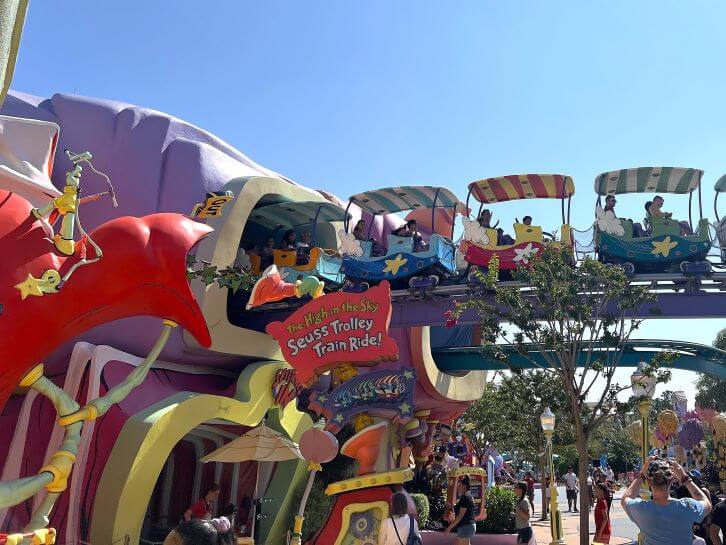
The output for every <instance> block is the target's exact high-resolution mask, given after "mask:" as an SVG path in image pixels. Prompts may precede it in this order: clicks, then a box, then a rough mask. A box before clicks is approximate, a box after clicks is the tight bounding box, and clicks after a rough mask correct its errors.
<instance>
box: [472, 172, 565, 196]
mask: <svg viewBox="0 0 726 545" xmlns="http://www.w3.org/2000/svg"><path fill="white" fill-rule="evenodd" d="M469 191H470V192H471V194H472V195H473V196H474V198H475V199H476V200H477V201H479V202H481V203H494V202H503V201H514V200H518V199H564V198H566V197H570V196H572V195H574V194H575V184H574V182H573V181H572V177H570V176H565V175H564V174H514V175H511V176H499V177H496V178H487V179H485V180H479V181H478V182H472V183H470V184H469Z"/></svg>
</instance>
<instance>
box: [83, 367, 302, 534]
mask: <svg viewBox="0 0 726 545" xmlns="http://www.w3.org/2000/svg"><path fill="white" fill-rule="evenodd" d="M283 366H284V364H283V363H276V364H271V363H269V362H268V363H260V364H250V365H249V366H248V367H247V368H245V370H244V371H243V372H242V374H241V376H240V379H239V380H240V383H241V384H243V385H244V391H241V392H240V390H238V395H239V396H240V397H241V399H240V400H238V399H233V398H230V397H222V396H215V395H210V394H198V393H193V392H178V393H176V394H174V395H172V396H170V397H168V398H166V399H162V400H159V401H157V402H156V403H154V404H153V405H151V406H149V407H147V408H146V409H143V410H142V411H140V412H138V413H136V414H134V415H133V416H131V417H130V418H129V419H128V420H127V421H126V423H125V424H124V426H123V428H121V431H120V433H119V435H118V437H117V439H116V443H115V444H114V448H113V450H112V451H111V456H110V457H109V459H108V462H106V466H105V467H104V470H103V473H102V475H101V479H100V481H99V484H98V492H97V494H96V499H95V500H94V504H93V510H94V512H96V513H104V516H102V517H93V520H92V521H91V535H90V539H89V540H88V541H89V542H90V543H122V542H123V541H124V539H125V536H127V535H128V536H129V541H130V543H137V542H138V541H139V536H140V534H141V525H142V523H143V521H144V513H145V512H146V506H147V505H148V503H149V499H150V498H151V494H152V492H153V489H154V485H155V483H156V481H157V478H158V476H159V473H161V470H162V468H163V466H164V463H165V462H166V459H167V457H168V456H169V453H170V452H171V450H172V448H173V447H174V445H176V444H177V442H178V441H180V440H181V439H182V438H183V437H184V436H185V435H186V434H187V433H188V432H189V431H190V430H192V429H194V428H195V427H196V426H198V425H199V424H202V423H203V422H206V421H208V420H214V419H224V420H227V421H229V422H233V423H235V424H240V425H243V426H256V425H257V424H258V423H259V422H260V420H262V418H264V417H265V414H266V413H267V412H268V410H269V409H270V408H271V407H272V406H273V401H274V400H273V397H272V388H271V385H272V382H273V380H274V379H275V373H276V372H277V370H278V369H280V368H281V367H283ZM274 412H276V411H273V413H274ZM280 424H281V427H282V429H284V430H286V432H287V433H288V435H289V436H290V437H291V438H292V439H293V440H295V441H298V440H299V438H300V435H301V434H302V433H303V431H305V430H306V429H308V428H309V427H310V426H311V425H312V421H311V420H310V417H309V416H307V415H306V414H303V413H300V412H298V411H297V409H296V407H295V404H294V403H290V404H289V405H288V406H287V407H286V408H285V409H284V410H283V411H280ZM290 463H292V462H290ZM286 464H287V462H286V463H283V464H278V465H279V466H285V465H286ZM296 468H298V469H295V470H294V479H291V480H290V481H288V484H291V483H292V482H293V480H294V481H295V482H296V483H297V484H298V485H299V484H301V483H303V482H304V480H305V479H307V478H308V476H309V473H308V472H307V471H305V470H306V469H307V463H306V462H303V461H301V462H300V463H299V464H296ZM292 496H293V495H292V494H290V495H289V497H287V498H285V499H284V500H281V507H280V509H279V512H278V513H275V514H270V515H269V519H268V520H266V521H262V523H263V525H262V527H263V531H265V530H266V529H267V528H270V529H269V533H268V539H269V542H270V543H278V542H279V543H281V542H282V534H283V528H284V531H287V529H288V528H289V519H287V518H286V517H287V516H288V513H290V514H291V515H292V513H291V512H290V511H291V510H292V509H293V508H294V509H295V510H297V506H296V505H292ZM280 517H282V518H284V519H285V520H284V522H283V521H282V519H281V518H280ZM270 536H271V537H270Z"/></svg>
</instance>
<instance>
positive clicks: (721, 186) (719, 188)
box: [714, 174, 726, 193]
mask: <svg viewBox="0 0 726 545" xmlns="http://www.w3.org/2000/svg"><path fill="white" fill-rule="evenodd" d="M714 189H715V190H716V193H723V192H725V191H726V174H724V175H723V176H721V177H720V178H719V179H718V182H716V186H715V187H714Z"/></svg>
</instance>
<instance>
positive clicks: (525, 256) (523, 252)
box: [514, 242, 539, 263]
mask: <svg viewBox="0 0 726 545" xmlns="http://www.w3.org/2000/svg"><path fill="white" fill-rule="evenodd" d="M537 252H539V248H535V247H533V246H532V243H531V242H530V243H529V244H527V245H526V246H525V247H524V248H515V249H514V253H515V254H517V255H516V256H515V257H514V261H517V262H520V261H521V262H522V263H529V260H530V259H531V258H532V257H534V254H536V253H537Z"/></svg>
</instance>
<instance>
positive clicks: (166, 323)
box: [161, 320, 179, 327]
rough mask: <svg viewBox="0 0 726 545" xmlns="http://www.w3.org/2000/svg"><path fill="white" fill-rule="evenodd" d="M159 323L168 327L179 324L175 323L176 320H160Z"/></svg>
mask: <svg viewBox="0 0 726 545" xmlns="http://www.w3.org/2000/svg"><path fill="white" fill-rule="evenodd" d="M161 323H163V324H164V325H165V326H169V327H179V324H177V323H176V322H174V321H172V320H162V322H161Z"/></svg>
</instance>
